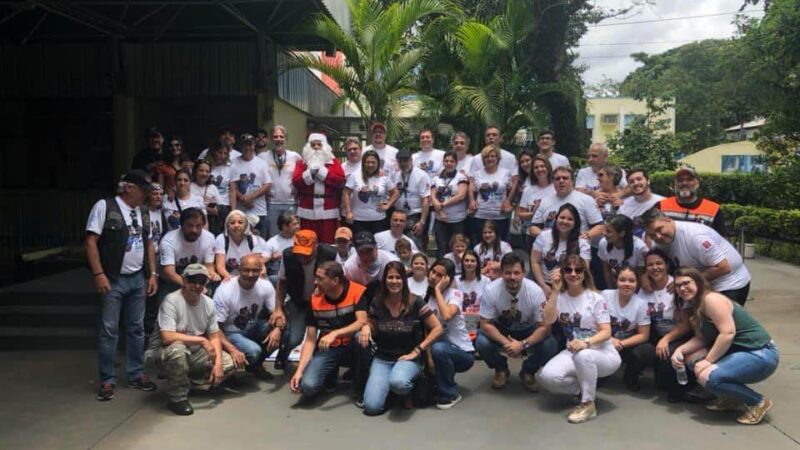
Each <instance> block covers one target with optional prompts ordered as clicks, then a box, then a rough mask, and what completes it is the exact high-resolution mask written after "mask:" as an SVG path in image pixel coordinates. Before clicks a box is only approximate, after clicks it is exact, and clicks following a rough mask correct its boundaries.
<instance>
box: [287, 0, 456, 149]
mask: <svg viewBox="0 0 800 450" xmlns="http://www.w3.org/2000/svg"><path fill="white" fill-rule="evenodd" d="M348 7H349V9H350V13H351V20H352V29H351V30H350V33H347V32H345V30H342V29H341V28H340V27H339V25H338V24H337V23H336V21H334V20H333V19H332V18H330V17H328V16H326V15H324V14H319V15H317V16H316V17H315V19H314V22H313V24H312V27H311V29H312V32H313V33H314V34H316V35H317V36H319V37H322V38H324V39H326V40H327V41H329V42H330V43H331V44H333V46H334V47H335V48H336V49H337V50H339V51H341V52H342V53H343V54H344V56H345V60H346V61H345V65H344V66H336V65H332V64H330V63H328V62H327V61H325V60H324V59H323V58H321V57H319V56H311V55H298V56H296V57H295V59H294V60H293V61H292V62H291V64H290V65H289V66H288V68H292V67H307V68H310V69H316V70H319V71H320V72H322V73H324V74H325V75H328V76H329V77H331V78H332V79H333V80H334V81H336V82H337V83H338V84H339V86H340V87H341V89H342V97H343V99H347V100H349V101H351V102H352V104H353V106H354V107H355V109H356V111H358V113H359V115H360V116H361V120H362V122H363V124H364V127H365V129H368V128H369V125H370V124H371V123H372V122H374V121H381V122H384V123H386V126H387V128H388V130H387V131H388V133H389V136H390V137H394V136H396V135H397V134H398V133H399V132H400V131H401V130H402V128H404V127H405V126H406V124H405V123H404V122H403V120H402V119H401V118H400V111H402V110H403V109H404V108H407V107H408V106H409V103H410V102H411V101H412V96H413V95H414V94H416V93H417V91H416V89H415V84H414V76H413V74H414V71H415V70H416V69H417V67H418V66H419V64H420V63H421V62H422V61H423V59H424V57H425V50H424V49H423V48H421V47H417V48H414V46H413V40H414V38H415V36H416V33H417V32H424V30H420V29H418V27H423V25H422V20H423V19H426V18H429V17H432V16H434V17H435V16H437V15H442V14H449V13H451V12H452V11H450V10H449V9H448V8H449V4H448V3H446V2H445V1H443V0H406V1H404V2H402V3H391V4H389V5H388V6H384V5H382V4H381V2H379V1H378V0H348ZM423 28H424V27H423Z"/></svg>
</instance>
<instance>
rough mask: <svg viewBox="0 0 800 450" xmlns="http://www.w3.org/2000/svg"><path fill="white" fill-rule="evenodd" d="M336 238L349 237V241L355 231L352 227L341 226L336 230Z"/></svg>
mask: <svg viewBox="0 0 800 450" xmlns="http://www.w3.org/2000/svg"><path fill="white" fill-rule="evenodd" d="M333 238H334V239H347V240H348V241H351V240H353V232H352V231H351V230H350V228H347V227H339V228H338V229H337V230H336V234H334V235H333Z"/></svg>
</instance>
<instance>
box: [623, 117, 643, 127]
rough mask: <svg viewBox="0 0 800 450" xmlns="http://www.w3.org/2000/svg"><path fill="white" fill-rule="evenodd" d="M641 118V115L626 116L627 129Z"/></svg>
mask: <svg viewBox="0 0 800 450" xmlns="http://www.w3.org/2000/svg"><path fill="white" fill-rule="evenodd" d="M639 117H641V114H625V128H628V127H629V126H631V124H632V123H633V122H634V121H635V120H636V119H638V118H639Z"/></svg>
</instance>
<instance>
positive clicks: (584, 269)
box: [538, 255, 622, 423]
mask: <svg viewBox="0 0 800 450" xmlns="http://www.w3.org/2000/svg"><path fill="white" fill-rule="evenodd" d="M552 280H553V289H552V292H551V294H550V297H549V300H548V301H547V304H546V305H545V307H544V310H543V311H542V316H543V320H544V323H548V324H553V323H555V322H556V321H558V324H559V325H560V326H561V330H562V332H563V333H564V336H565V338H566V346H567V348H566V349H564V350H562V351H561V353H559V354H558V355H556V356H555V357H553V359H551V360H550V361H549V362H548V363H547V364H546V365H545V366H544V368H542V371H541V372H539V376H538V379H539V383H541V384H542V385H543V386H544V387H545V388H547V389H548V390H549V391H551V392H566V393H568V394H571V395H572V396H573V397H574V398H575V399H576V400H577V401H578V402H579V404H578V406H576V407H575V409H574V410H573V411H572V412H571V413H570V414H569V416H567V420H568V421H569V422H570V423H581V422H585V421H587V420H589V419H591V418H593V417H595V416H596V415H597V408H596V406H595V402H594V400H595V394H596V391H597V379H598V378H600V377H607V376H609V375H611V374H613V373H614V372H616V370H617V369H618V368H619V366H620V364H621V362H622V360H621V358H620V356H619V353H617V351H616V350H615V349H614V346H613V345H612V344H611V340H610V339H611V318H610V316H609V311H608V305H606V302H605V299H603V296H602V295H600V294H599V293H598V292H597V291H595V290H594V282H593V281H592V274H591V272H589V264H588V263H587V262H586V261H585V260H583V259H582V258H581V257H580V256H578V255H569V256H567V258H566V259H565V260H564V262H563V264H561V269H560V270H559V271H557V272H554V273H553V276H552Z"/></svg>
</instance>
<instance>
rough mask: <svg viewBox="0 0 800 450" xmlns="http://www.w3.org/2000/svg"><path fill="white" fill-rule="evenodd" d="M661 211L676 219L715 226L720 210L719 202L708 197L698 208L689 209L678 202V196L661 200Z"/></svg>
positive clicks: (701, 201)
mask: <svg viewBox="0 0 800 450" xmlns="http://www.w3.org/2000/svg"><path fill="white" fill-rule="evenodd" d="M660 208H661V212H663V213H664V214H666V215H667V216H669V217H671V218H672V219H674V220H681V221H684V222H698V223H702V224H703V225H707V226H709V227H713V226H714V218H715V217H716V216H717V213H718V212H719V204H718V203H715V202H712V201H711V200H708V199H705V198H704V199H702V200H700V204H698V205H697V207H696V208H693V209H689V208H686V207H685V206H681V205H680V204H679V203H678V199H677V197H674V196H673V197H669V198H665V199H664V200H661V203H660Z"/></svg>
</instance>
